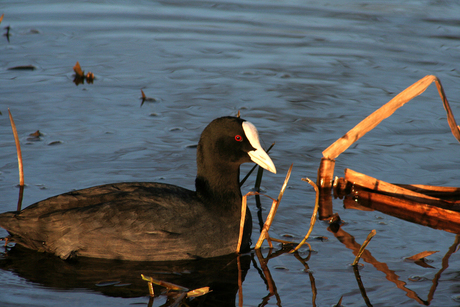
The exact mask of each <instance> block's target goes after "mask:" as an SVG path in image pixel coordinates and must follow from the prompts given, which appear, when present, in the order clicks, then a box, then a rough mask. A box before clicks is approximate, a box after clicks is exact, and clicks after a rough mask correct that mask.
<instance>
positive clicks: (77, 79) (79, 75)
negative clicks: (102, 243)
mask: <svg viewBox="0 0 460 307" xmlns="http://www.w3.org/2000/svg"><path fill="white" fill-rule="evenodd" d="M73 71H74V72H75V75H74V79H73V82H74V83H75V85H77V86H78V85H79V84H84V83H85V80H86V83H88V84H93V82H94V79H96V77H95V76H94V74H93V73H92V72H88V73H87V74H86V75H85V72H84V71H83V70H82V69H81V67H80V63H78V61H77V63H76V64H75V66H74V67H73Z"/></svg>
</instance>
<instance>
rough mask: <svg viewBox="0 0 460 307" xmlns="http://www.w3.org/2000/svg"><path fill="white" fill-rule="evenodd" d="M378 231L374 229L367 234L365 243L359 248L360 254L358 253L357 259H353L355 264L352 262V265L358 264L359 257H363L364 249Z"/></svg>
mask: <svg viewBox="0 0 460 307" xmlns="http://www.w3.org/2000/svg"><path fill="white" fill-rule="evenodd" d="M376 233H377V231H375V229H373V230H372V231H371V232H370V233H369V234H368V235H367V238H366V240H364V242H363V244H362V245H361V247H360V248H359V251H358V254H357V255H356V257H355V261H353V264H352V265H357V264H358V262H359V259H360V258H361V255H362V254H363V253H364V250H365V249H366V246H367V245H368V244H369V242H370V241H371V239H372V238H373V237H374V236H375V234H376Z"/></svg>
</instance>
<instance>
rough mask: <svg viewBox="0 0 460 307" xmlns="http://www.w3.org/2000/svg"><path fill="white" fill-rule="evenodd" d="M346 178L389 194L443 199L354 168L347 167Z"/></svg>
mask: <svg viewBox="0 0 460 307" xmlns="http://www.w3.org/2000/svg"><path fill="white" fill-rule="evenodd" d="M345 180H346V181H348V182H351V183H352V184H354V185H358V186H360V187H363V188H366V189H369V190H372V191H375V192H381V193H389V194H397V195H400V196H409V197H416V198H421V199H423V198H426V199H431V200H436V201H442V200H441V199H439V198H436V197H432V196H428V195H426V194H422V193H418V192H415V191H412V190H409V189H406V188H404V187H402V186H398V185H394V184H391V183H388V182H385V181H382V180H378V179H376V178H373V177H371V176H368V175H365V174H361V173H358V172H356V171H354V170H351V169H349V168H346V169H345Z"/></svg>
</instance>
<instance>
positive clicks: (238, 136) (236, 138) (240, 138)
mask: <svg viewBox="0 0 460 307" xmlns="http://www.w3.org/2000/svg"><path fill="white" fill-rule="evenodd" d="M235 141H238V142H242V141H243V137H242V136H241V135H239V134H237V135H235Z"/></svg>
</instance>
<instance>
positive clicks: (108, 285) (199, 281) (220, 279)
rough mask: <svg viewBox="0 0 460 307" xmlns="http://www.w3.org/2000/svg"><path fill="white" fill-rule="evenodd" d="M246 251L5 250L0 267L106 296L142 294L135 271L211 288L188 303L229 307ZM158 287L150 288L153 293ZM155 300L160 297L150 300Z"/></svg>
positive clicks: (244, 265)
mask: <svg viewBox="0 0 460 307" xmlns="http://www.w3.org/2000/svg"><path fill="white" fill-rule="evenodd" d="M251 258H252V257H251V255H243V256H240V265H239V266H240V270H241V271H240V274H239V270H238V261H237V260H238V258H237V256H236V255H230V256H225V257H219V258H212V259H202V260H195V261H175V262H135V261H116V260H103V259H90V258H79V259H77V260H75V261H64V260H61V259H60V258H58V257H55V256H53V255H49V254H45V253H39V252H35V251H32V250H28V249H25V248H23V247H21V246H19V245H16V246H14V247H13V248H11V249H10V248H7V252H6V254H5V255H4V257H3V258H0V269H2V270H6V271H11V272H13V273H15V274H16V275H17V276H19V277H22V278H25V279H27V280H28V281H30V282H33V283H36V284H38V285H41V286H45V287H49V288H53V289H59V290H72V289H88V290H91V291H94V292H97V293H102V294H104V295H106V296H111V297H124V298H132V297H142V296H144V297H147V296H148V295H149V291H148V286H147V282H146V281H144V280H142V278H141V274H144V275H147V276H151V277H153V278H155V279H159V280H163V281H167V282H171V283H174V284H177V285H180V286H183V287H186V288H189V289H191V290H192V289H197V288H201V287H210V289H211V290H212V292H210V293H208V294H206V295H204V296H201V297H197V298H194V299H191V300H188V299H187V304H188V305H189V306H232V307H234V306H235V304H236V294H237V292H238V278H239V275H240V278H241V282H242V281H243V280H244V278H245V276H246V273H247V271H248V269H249V266H250V263H251ZM161 291H164V288H163V289H160V288H156V287H155V297H156V296H157V295H158V294H160V293H161ZM155 299H159V300H161V301H164V300H165V297H164V296H162V297H161V298H155Z"/></svg>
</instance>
